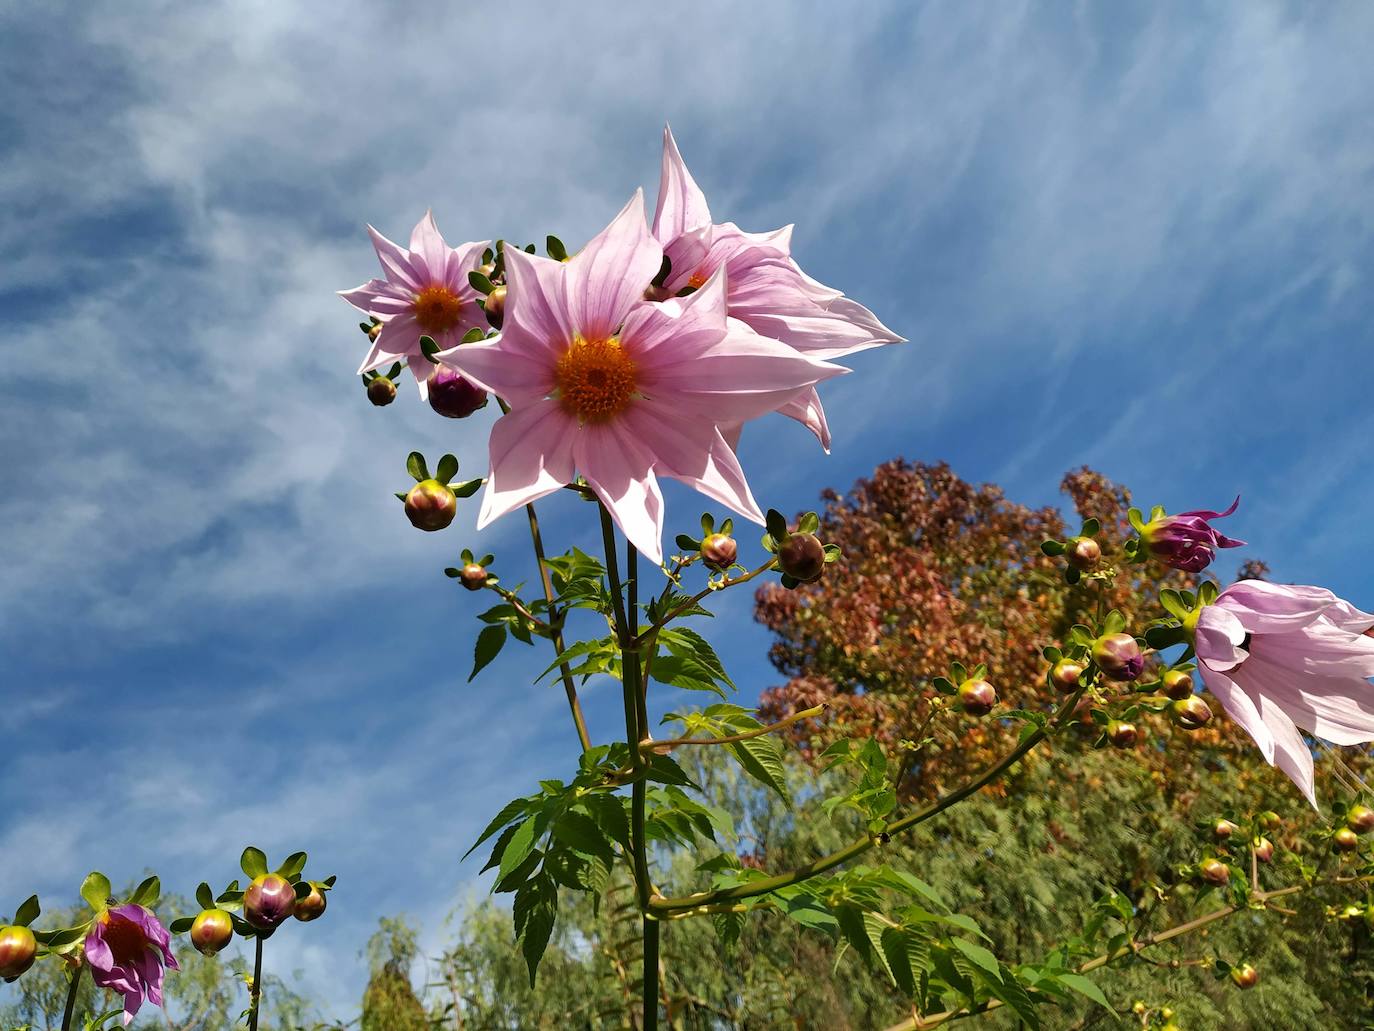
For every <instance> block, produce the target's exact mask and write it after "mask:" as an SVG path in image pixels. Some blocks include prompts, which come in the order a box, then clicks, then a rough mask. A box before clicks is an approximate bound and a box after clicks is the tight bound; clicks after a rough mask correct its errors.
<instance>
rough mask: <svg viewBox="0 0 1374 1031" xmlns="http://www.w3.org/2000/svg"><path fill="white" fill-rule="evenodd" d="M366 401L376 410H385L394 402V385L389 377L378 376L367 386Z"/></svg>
mask: <svg viewBox="0 0 1374 1031" xmlns="http://www.w3.org/2000/svg"><path fill="white" fill-rule="evenodd" d="M367 399H368V400H369V401H371V402H372V403H373V404H374V405H376V406H377V407H378V408H385V407H386V406H387V405H389V404H391V402H392V401H395V400H396V384H395V383H394V382H393V381H392V380H391V378H390V377H389V376H378V377H377V378H376V379H374V380H369V381H368V384H367Z"/></svg>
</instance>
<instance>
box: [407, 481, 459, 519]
mask: <svg viewBox="0 0 1374 1031" xmlns="http://www.w3.org/2000/svg"><path fill="white" fill-rule="evenodd" d="M457 514H458V498H457V496H456V495H455V494H454V493H453V491H452V490H451V489H450V488H449V486H448V484H445V483H440V482H439V481H438V480H421V481H420V482H419V483H417V484H416V485H415V486H413V487H411V488H410V493H408V494H407V495H406V518H407V519H409V520H410V525H411V526H413V527H415V528H416V529H417V530H427V531H433V530H442V529H443V528H444V527H446V526H448V524H449V523H451V522H453V517H454V516H455V515H457Z"/></svg>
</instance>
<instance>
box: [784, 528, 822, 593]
mask: <svg viewBox="0 0 1374 1031" xmlns="http://www.w3.org/2000/svg"><path fill="white" fill-rule="evenodd" d="M778 568H779V569H781V570H782V571H783V572H784V573H786V574H787V575H788V576H790V577H791V578H792V579H794V580H800V581H801V582H802V583H812V582H814V581H816V580H819V579H820V578H821V573H822V572H824V570H825V546H824V545H822V544H821V541H820V538H819V537H817V536H816V535H815V534H814V533H789V534H788V535H787V537H786V538H784V539H783V540H782V541H781V542H780V543H779V544H778Z"/></svg>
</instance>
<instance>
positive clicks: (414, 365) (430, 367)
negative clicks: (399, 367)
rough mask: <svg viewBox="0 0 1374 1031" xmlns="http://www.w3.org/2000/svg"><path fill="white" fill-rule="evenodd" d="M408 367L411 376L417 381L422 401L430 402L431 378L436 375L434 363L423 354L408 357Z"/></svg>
mask: <svg viewBox="0 0 1374 1031" xmlns="http://www.w3.org/2000/svg"><path fill="white" fill-rule="evenodd" d="M406 367H407V368H408V369H410V375H411V376H412V377H414V379H415V385H416V386H417V387H419V388H420V400H421V401H428V400H429V377H431V376H433V375H434V363H433V362H431V361H430V360H429V359H428V358H426V357H425V356H424V355H423V354H408V355H406Z"/></svg>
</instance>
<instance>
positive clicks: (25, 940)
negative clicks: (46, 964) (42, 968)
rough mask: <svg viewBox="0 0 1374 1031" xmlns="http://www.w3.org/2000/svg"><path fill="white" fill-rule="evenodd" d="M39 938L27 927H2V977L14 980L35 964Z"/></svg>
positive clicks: (0, 952) (0, 948)
mask: <svg viewBox="0 0 1374 1031" xmlns="http://www.w3.org/2000/svg"><path fill="white" fill-rule="evenodd" d="M37 955H38V940H37V939H36V938H34V936H33V932H32V931H31V930H29V929H28V928H27V927H17V926H15V927H0V979H4V980H6V981H13V980H14V979H15V978H16V977H18V976H19V975H20V974H22V973H23V972H24V971H26V970H28V969H29V967H31V966H33V960H34V957H35V956H37Z"/></svg>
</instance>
